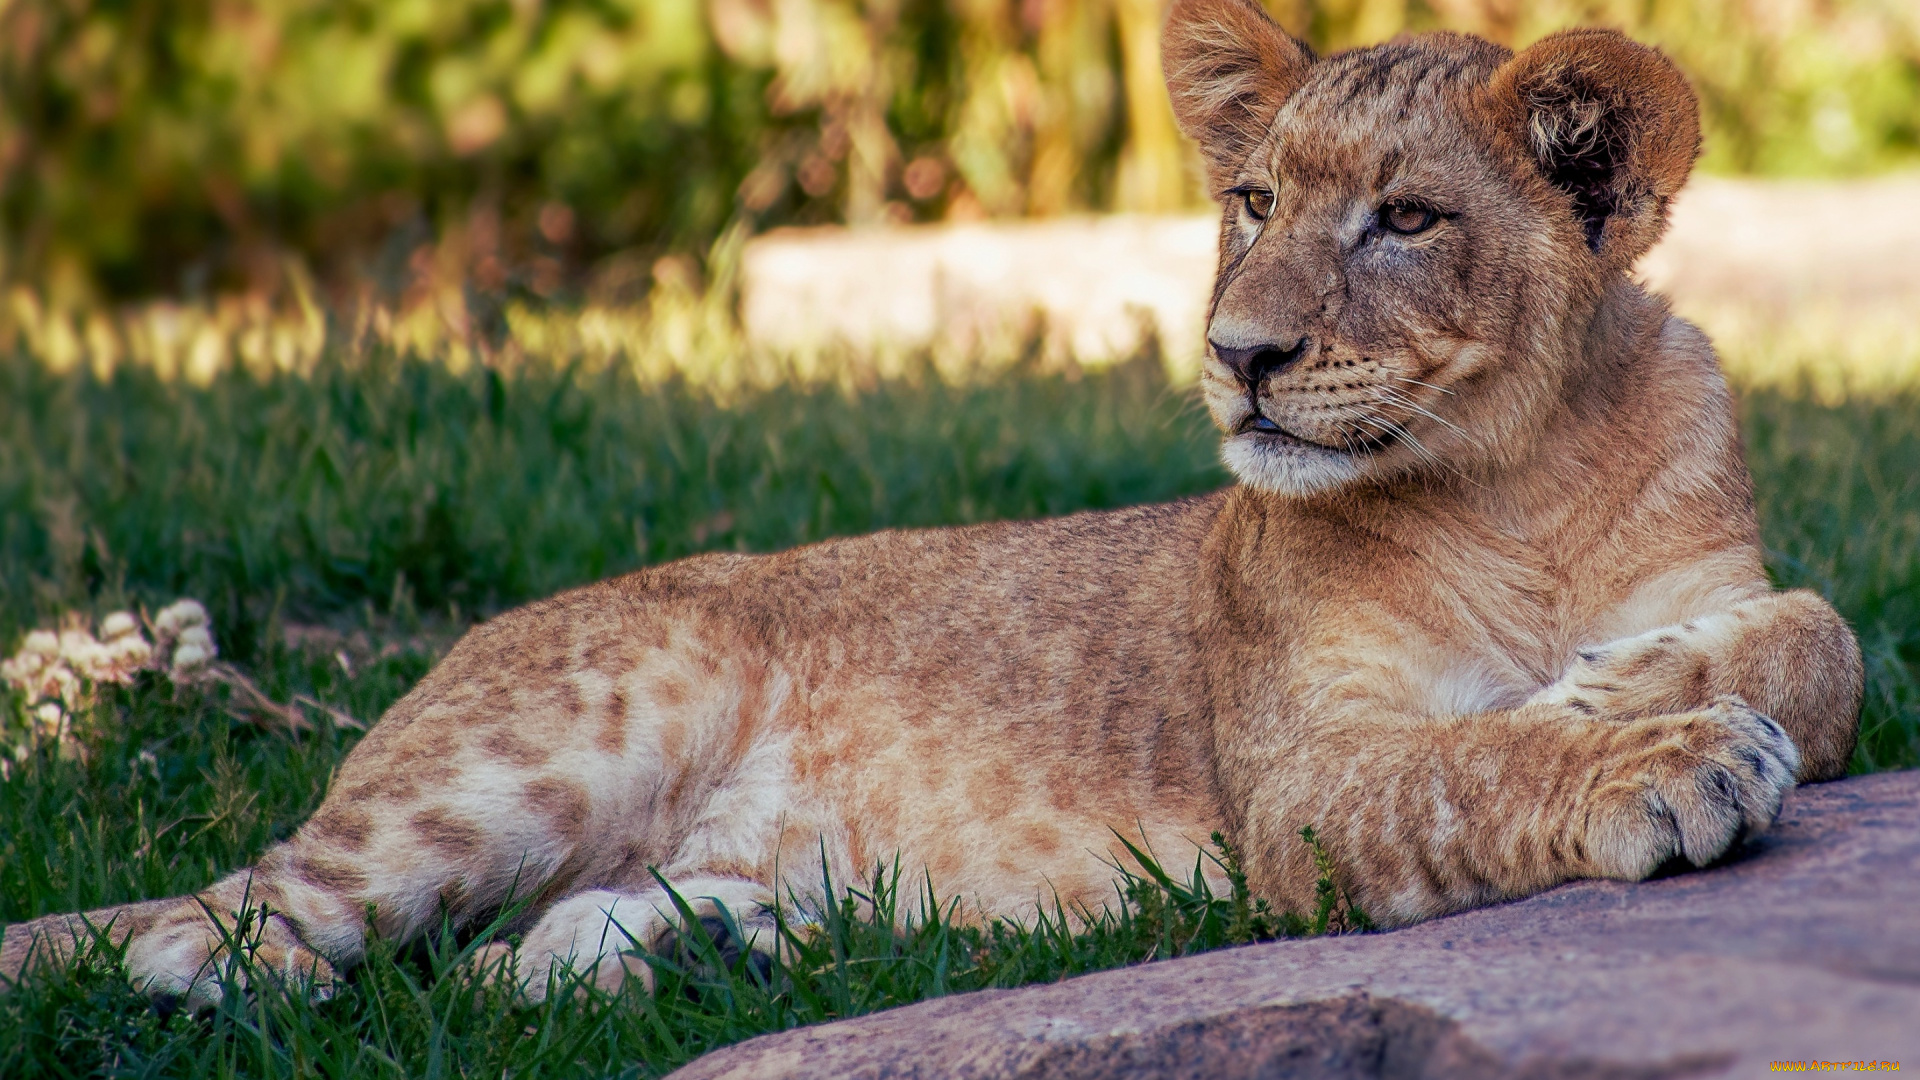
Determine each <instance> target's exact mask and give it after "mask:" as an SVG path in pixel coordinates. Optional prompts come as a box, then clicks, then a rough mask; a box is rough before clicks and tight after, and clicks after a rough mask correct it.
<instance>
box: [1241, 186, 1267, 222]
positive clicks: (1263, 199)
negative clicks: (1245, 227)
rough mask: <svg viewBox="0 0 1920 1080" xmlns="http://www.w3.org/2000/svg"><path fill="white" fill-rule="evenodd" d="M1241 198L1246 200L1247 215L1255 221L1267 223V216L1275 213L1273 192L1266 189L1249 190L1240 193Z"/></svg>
mask: <svg viewBox="0 0 1920 1080" xmlns="http://www.w3.org/2000/svg"><path fill="white" fill-rule="evenodd" d="M1240 197H1241V198H1242V199H1244V200H1246V203H1247V213H1248V214H1250V215H1252V216H1253V220H1255V221H1265V220H1267V215H1268V214H1271V213H1273V192H1271V191H1268V190H1267V189H1265V188H1247V189H1245V190H1243V191H1242V192H1240Z"/></svg>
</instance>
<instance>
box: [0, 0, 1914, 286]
mask: <svg viewBox="0 0 1920 1080" xmlns="http://www.w3.org/2000/svg"><path fill="white" fill-rule="evenodd" d="M1272 2H1273V7H1274V11H1275V14H1276V16H1277V17H1279V18H1280V19H1281V21H1282V22H1283V23H1284V24H1285V25H1287V26H1288V27H1289V28H1290V29H1293V30H1295V31H1296V32H1299V33H1301V34H1303V35H1305V36H1306V37H1307V38H1308V39H1309V40H1311V41H1312V42H1313V44H1314V45H1315V46H1317V47H1319V48H1322V49H1328V48H1340V47H1345V46H1349V45H1353V44H1359V43H1365V42H1369V41H1375V40H1379V39H1381V38H1384V37H1387V36H1390V35H1391V34H1393V33H1396V32H1399V31H1401V30H1403V29H1415V30H1418V29H1427V28H1433V27H1443V26H1444V27H1455V28H1461V29H1468V30H1473V31H1476V32H1480V33H1484V34H1487V35H1489V36H1492V37H1494V38H1496V39H1499V40H1503V41H1506V42H1509V43H1514V44H1523V43H1525V42H1526V41H1528V40H1531V39H1532V38H1534V37H1537V36H1539V35H1540V34H1542V33H1544V32H1546V31H1548V30H1551V29H1553V28H1555V27H1557V26H1562V25H1566V24H1569V23H1576V22H1598V23H1603V24H1610V25H1616V26H1620V27H1622V28H1624V29H1627V30H1629V31H1631V32H1633V33H1635V34H1636V35H1638V36H1640V37H1642V38H1644V39H1647V40H1650V41H1654V42H1657V43H1659V44H1661V45H1662V46H1664V47H1665V48H1667V49H1668V50H1670V51H1671V52H1672V53H1673V55H1674V56H1675V57H1676V58H1677V59H1678V60H1679V61H1680V63H1681V64H1682V66H1683V67H1685V68H1686V69H1687V70H1688V72H1689V73H1690V74H1691V75H1692V76H1693V78H1694V79H1695V81H1696V83H1697V85H1698V86H1699V87H1700V90H1701V92H1702V95H1703V98H1704V100H1705V103H1706V118H1707V124H1708V129H1709V140H1708V165H1709V167H1712V168H1717V169H1721V170H1728V171H1759V172H1765V173H1782V174H1818V173H1835V172H1854V171H1861V170H1868V169H1874V168H1881V167H1887V166H1891V165H1897V164H1900V163H1903V162H1912V161H1916V160H1920V6H1917V5H1914V4H1913V3H1911V0H1542V2H1538V3H1526V2H1524V0H1272ZM1161 13H1162V5H1161V2H1160V0H706V2H705V3H702V2H700V0H390V2H381V3H375V2H369V0H0V279H3V280H5V281H7V282H11V283H14V284H26V285H30V286H32V287H34V288H35V289H36V290H40V291H44V292H45V293H47V294H48V295H50V296H51V297H52V298H53V299H54V301H55V302H56V303H61V304H63V305H78V304H82V303H87V302H93V301H97V300H99V299H102V298H115V297H129V296H136V295H146V294H152V293H156V292H164V293H184V294H188V295H193V294H198V293H202V292H206V291H219V292H228V291H247V292H254V293H261V292H265V293H269V294H271V293H273V292H276V291H278V289H279V287H280V285H281V284H282V282H283V279H284V278H285V276H286V274H287V271H288V269H289V267H290V266H291V265H300V266H304V267H305V268H307V269H310V270H312V271H314V272H315V273H316V274H317V276H318V277H319V278H320V279H321V280H322V281H324V282H329V283H333V284H334V285H335V286H336V287H337V288H338V287H345V283H353V284H354V285H355V287H361V288H373V289H376V290H384V291H387V292H389V293H395V294H398V293H401V292H404V291H405V290H407V289H408V288H412V287H417V286H418V283H419V282H420V281H421V280H422V279H423V278H427V277H433V278H436V279H438V280H453V281H460V282H471V283H472V284H473V286H474V287H477V288H481V289H487V290H496V291H504V292H508V293H512V292H515V291H519V290H524V291H527V292H530V293H533V294H539V295H545V296H554V295H563V294H566V293H568V292H573V291H577V290H580V289H586V290H588V291H589V292H593V293H597V294H603V295H604V294H612V295H614V296H618V295H620V294H635V293H638V292H641V291H644V290H645V289H646V288H647V287H648V281H649V271H650V268H651V267H652V265H653V261H654V259H655V258H656V257H657V256H658V255H659V254H661V253H663V252H666V251H670V250H700V249H702V248H704V246H705V245H706V244H707V243H708V242H710V241H711V239H712V238H713V237H714V236H715V235H716V234H717V233H718V231H719V230H720V229H721V228H722V227H723V226H724V225H725V223H726V222H728V221H729V220H732V219H734V218H736V217H744V218H745V219H747V220H748V221H750V222H751V223H753V224H755V225H758V226H770V225H776V224H785V223H803V224H804V223H811V222H830V221H849V222H873V221H882V220H929V219H939V218H946V217H969V216H975V215H979V214H988V215H1015V214H1050V213H1060V212H1065V211H1073V210H1083V209H1094V210H1105V209H1123V210H1124V209H1131V210H1166V209H1173V208H1177V207H1180V206H1184V205H1192V204H1194V203H1195V202H1196V201H1197V197H1198V192H1197V190H1196V188H1195V180H1194V177H1195V173H1194V171H1193V170H1192V168H1191V166H1190V162H1189V153H1190V152H1189V151H1188V149H1187V148H1186V147H1185V146H1183V145H1182V143H1181V142H1180V140H1179V138H1178V136H1177V134H1176V133H1175V132H1174V129H1173V126H1172V118H1171V115H1170V114H1169V113H1168V111H1167V105H1166V102H1165V97H1164V93H1163V91H1162V89H1161V87H1160V81H1159V71H1158V69H1159V58H1158V51H1157V49H1158V47H1157V40H1156V39H1157V33H1158V24H1159V21H1160V18H1161ZM290 260H293V261H292V262H290Z"/></svg>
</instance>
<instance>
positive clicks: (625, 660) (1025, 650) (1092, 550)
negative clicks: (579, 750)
mask: <svg viewBox="0 0 1920 1080" xmlns="http://www.w3.org/2000/svg"><path fill="white" fill-rule="evenodd" d="M1221 501H1222V494H1221V493H1215V494H1212V495H1206V496H1200V497H1197V498H1191V499H1186V500H1181V501H1178V502H1173V503H1164V504H1155V505H1149V506H1140V507H1131V508H1126V509H1121V510H1112V511H1093V512H1087V513H1080V514H1074V515H1069V516H1065V517H1059V518H1048V519H1039V520H1033V521H1016V522H998V523H992V524H987V525H977V526H965V527H957V528H944V529H920V530H897V531H886V532H879V533H873V534H868V535H864V536H857V537H849V538H844V539H837V540H828V541H824V542H821V543H817V544H812V545H807V546H805V547H800V548H795V549H791V550H788V551H784V552H778V553H774V554H770V555H741V554H730V553H717V554H706V555H698V556H694V557H691V558H687V559H682V560H679V561H677V562H673V563H669V564H666V565H663V566H659V567H653V568H648V569H645V570H640V571H637V572H634V573H631V574H627V575H623V576H621V577H617V578H611V579H608V580H606V581H602V582H597V583H595V584H592V585H587V586H583V587H581V588H577V589H572V590H569V591H567V592H563V593H560V594H558V595H556V596H553V597H550V598H548V599H545V600H540V601H536V602H534V603H531V604H528V605H525V606H523V607H520V608H517V609H514V610H512V611H508V612H505V613H503V614H501V615H499V616H497V617H495V618H493V619H491V620H488V621H487V622H485V623H483V624H481V625H479V626H477V627H475V628H474V629H472V630H471V631H469V632H468V633H467V635H466V636H465V637H463V638H462V639H461V640H460V642H459V643H458V644H456V645H455V646H454V648H453V649H452V650H451V651H450V652H449V653H448V655H447V656H446V658H445V659H444V660H442V661H441V662H440V663H439V664H438V665H437V666H436V667H435V668H434V669H433V670H432V671H431V672H429V673H428V675H427V676H426V678H424V679H423V680H421V682H420V683H419V684H418V685H417V686H416V687H415V688H414V689H413V690H412V691H411V692H410V693H408V694H407V695H406V696H405V697H404V698H402V699H401V700H400V701H399V702H397V703H396V704H395V705H394V706H393V707H392V708H391V709H389V710H388V712H387V714H386V715H385V716H384V717H383V718H382V720H381V722H380V723H379V724H378V725H376V727H375V728H374V730H373V731H372V732H370V733H369V734H368V735H367V737H366V739H364V740H363V741H362V744H361V747H360V748H358V749H356V751H355V753H354V755H353V758H364V757H366V756H368V755H376V754H381V753H382V752H383V751H384V750H385V749H386V748H387V747H388V746H390V744H392V743H393V742H394V741H395V740H400V739H403V738H404V739H405V740H406V741H408V742H413V741H419V740H420V739H422V738H427V741H430V742H432V743H434V744H436V745H435V746H432V747H425V746H423V748H422V750H423V752H422V753H419V754H414V755H409V756H414V757H433V756H436V755H435V753H434V751H435V749H436V748H437V749H438V750H440V751H447V750H449V749H451V748H450V747H449V746H448V740H449V739H450V738H452V737H453V736H452V734H451V731H450V729H456V730H457V729H467V730H471V731H475V732H479V731H489V732H491V731H495V730H505V731H509V732H512V733H513V734H512V735H511V736H501V737H500V740H499V741H501V742H503V743H505V742H509V741H512V740H513V739H524V740H537V741H540V742H548V743H551V742H552V741H554V740H556V739H567V738H569V737H578V736H579V735H580V734H581V732H580V731H579V728H580V725H582V724H597V725H599V726H601V727H603V728H605V729H606V730H604V731H598V732H595V733H594V737H596V738H599V739H601V740H602V741H604V742H606V743H607V744H608V746H609V747H611V746H612V745H613V744H615V743H617V742H619V741H621V740H622V739H623V738H624V736H623V735H622V734H621V733H619V732H616V731H615V730H613V729H614V728H615V727H616V726H617V725H618V724H619V722H620V721H621V717H620V715H619V713H620V709H619V708H618V705H619V700H618V699H619V695H618V684H619V682H620V680H621V678H622V676H623V675H625V674H627V673H630V672H633V671H635V670H636V669H639V668H642V667H645V666H647V665H649V664H652V663H656V662H657V661H658V658H659V657H660V656H661V655H662V653H663V652H664V653H667V654H674V655H678V656H682V657H685V658H688V659H689V662H691V663H694V664H696V665H700V666H705V667H709V668H710V667H712V666H714V665H718V664H723V663H738V664H744V665H747V666H750V667H762V666H764V665H767V664H775V665H779V666H780V667H781V668H783V669H784V670H785V671H786V672H787V673H789V674H790V675H791V676H792V677H793V678H794V679H796V680H798V681H799V682H800V683H801V684H804V685H805V686H806V687H807V688H808V689H809V690H810V691H811V692H814V693H816V694H819V693H823V692H824V693H829V694H831V693H835V692H840V691H851V690H852V689H853V687H854V685H856V684H861V683H866V684H872V683H875V682H884V683H887V684H889V685H890V686H892V687H894V688H896V689H899V690H901V691H902V692H913V693H919V694H922V695H924V697H925V698H926V703H927V707H928V708H930V709H933V710H934V711H935V712H940V713H948V712H951V710H952V708H953V707H955V706H959V707H964V708H965V709H967V710H968V711H973V712H981V711H991V710H996V709H997V710H1002V711H1003V712H1004V710H1006V709H1008V708H1012V709H1013V713H1011V714H1006V715H1007V716H1008V717H1009V719H1017V717H1019V716H1031V715H1034V713H1035V710H1036V709H1038V710H1039V711H1040V712H1042V713H1046V714H1050V715H1054V716H1063V715H1084V716H1093V715H1097V714H1111V713H1112V712H1113V710H1114V709H1115V708H1116V707H1120V708H1122V710H1123V711H1125V710H1124V701H1125V700H1127V699H1130V698H1137V697H1138V696H1139V688H1140V687H1141V686H1143V685H1159V686H1163V687H1164V686H1166V685H1167V683H1168V680H1169V679H1170V678H1173V675H1172V673H1173V672H1174V671H1176V670H1184V669H1185V668H1186V667H1187V666H1188V659H1189V658H1188V656H1187V643H1186V640H1185V631H1186V628H1187V626H1188V617H1189V616H1188V611H1189V609H1188V598H1189V596H1190V594H1191V582H1192V580H1193V578H1194V575H1195V574H1196V572H1197V564H1198V558H1199V550H1200V544H1201V540H1202V538H1203V537H1204V535H1205V532H1206V530H1207V528H1208V526H1209V525H1210V524H1211V522H1212V519H1213V517H1214V515H1215V513H1216V512H1217V510H1218V508H1219V506H1220V504H1221ZM914 688H917V690H915V689H914ZM609 705H611V706H613V707H611V708H609V707H608V706H609ZM422 717H435V718H438V719H439V720H440V721H441V722H436V723H432V724H430V725H428V726H429V727H430V728H432V729H433V732H432V734H431V737H430V738H429V737H428V732H426V731H420V732H415V733H414V734H413V735H411V736H407V735H403V733H405V732H407V731H408V729H409V728H411V727H412V726H413V725H414V724H415V723H416V722H417V721H418V720H420V719H421V718H422ZM448 721H452V723H451V724H449V723H448ZM352 764H353V762H352V761H351V759H350V762H349V765H352Z"/></svg>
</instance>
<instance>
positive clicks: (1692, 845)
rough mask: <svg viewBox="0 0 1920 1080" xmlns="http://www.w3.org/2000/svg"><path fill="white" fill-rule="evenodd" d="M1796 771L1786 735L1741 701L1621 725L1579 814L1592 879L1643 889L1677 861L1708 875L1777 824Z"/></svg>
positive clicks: (1796, 758) (1794, 755) (1720, 702)
mask: <svg viewBox="0 0 1920 1080" xmlns="http://www.w3.org/2000/svg"><path fill="white" fill-rule="evenodd" d="M1799 767H1800V753H1799V751H1798V750H1796V749H1795V748H1794V745H1793V740H1792V739H1790V738H1788V737H1787V733H1786V732H1785V731H1784V730H1782V729H1781V727H1780V725H1779V724H1776V723H1774V722H1773V720H1771V719H1770V718H1768V717H1765V716H1762V715H1760V714H1759V713H1757V712H1755V711H1754V710H1753V709H1751V708H1749V707H1748V706H1747V705H1746V703H1745V702H1743V701H1741V700H1740V699H1739V698H1733V697H1722V698H1717V699H1715V700H1714V702H1713V703H1712V705H1710V706H1709V707H1708V708H1706V709H1702V710H1700V711H1698V712H1692V713H1687V714H1685V715H1680V716H1659V717H1654V718H1651V719H1647V720H1637V721H1633V722H1632V723H1628V724H1624V725H1622V726H1621V727H1620V729H1619V731H1618V732H1616V733H1614V734H1612V735H1610V737H1609V738H1608V742H1607V751H1606V757H1605V758H1604V759H1603V760H1602V761H1601V762H1599V767H1598V768H1597V769H1596V770H1595V775H1594V780H1593V783H1592V786H1591V787H1590V788H1589V789H1588V791H1587V792H1586V795H1585V802H1586V805H1585V807H1584V810H1585V812H1584V814H1581V815H1578V818H1579V824H1580V825H1582V826H1584V838H1583V844H1582V846H1583V847H1584V850H1585V857H1586V861H1587V862H1588V864H1589V869H1590V872H1591V873H1592V874H1593V875H1594V876H1597V877H1610V878H1622V879H1625V880H1628V881H1638V880H1640V879H1642V878H1644V877H1646V876H1647V875H1648V874H1651V873H1653V871H1654V870H1655V869H1657V868H1658V867H1659V866H1660V865H1661V864H1662V863H1664V862H1666V861H1667V860H1669V859H1671V858H1673V857H1674V856H1676V855H1678V856H1684V857H1685V858H1686V860H1687V861H1688V862H1690V863H1692V864H1693V865H1695V866H1705V865H1706V864H1708V863H1710V862H1712V861H1713V860H1715V859H1717V858H1719V857H1720V856H1721V855H1723V854H1725V853H1726V852H1728V851H1729V850H1731V849H1732V848H1733V847H1734V846H1735V845H1737V844H1738V843H1740V842H1741V841H1742V840H1743V839H1745V838H1746V837H1748V836H1753V835H1756V834H1758V833H1761V832H1764V831H1766V829H1767V828H1768V826H1770V825H1772V824H1773V821H1774V818H1775V817H1776V816H1778V815H1779V813H1780V800H1781V798H1782V797H1783V796H1784V795H1785V794H1786V793H1787V792H1788V791H1789V790H1791V789H1792V788H1793V777H1794V773H1795V771H1796V770H1797V769H1799Z"/></svg>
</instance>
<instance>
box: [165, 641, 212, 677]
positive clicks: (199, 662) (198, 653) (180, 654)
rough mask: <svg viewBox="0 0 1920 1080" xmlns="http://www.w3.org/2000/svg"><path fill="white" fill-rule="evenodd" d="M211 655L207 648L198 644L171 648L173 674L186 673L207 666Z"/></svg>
mask: <svg viewBox="0 0 1920 1080" xmlns="http://www.w3.org/2000/svg"><path fill="white" fill-rule="evenodd" d="M211 659H212V657H211V656H209V655H208V654H207V650H205V649H203V648H201V647H200V646H198V645H181V646H180V647H179V648H176V649H174V650H173V670H174V673H175V674H186V673H188V672H192V671H197V670H199V669H200V668H203V667H205V666H207V661H208V660H211Z"/></svg>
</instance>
